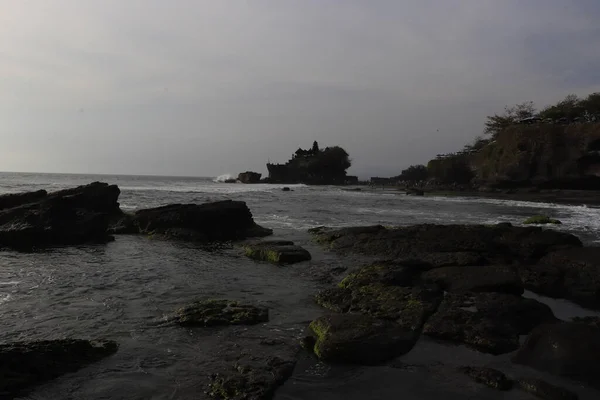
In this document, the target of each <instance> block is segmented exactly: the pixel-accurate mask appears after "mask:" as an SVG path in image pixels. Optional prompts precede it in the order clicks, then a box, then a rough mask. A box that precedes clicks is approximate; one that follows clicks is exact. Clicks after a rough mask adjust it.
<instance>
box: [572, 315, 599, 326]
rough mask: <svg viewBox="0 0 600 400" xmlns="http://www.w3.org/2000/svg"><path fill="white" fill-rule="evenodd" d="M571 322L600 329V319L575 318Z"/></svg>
mask: <svg viewBox="0 0 600 400" xmlns="http://www.w3.org/2000/svg"><path fill="white" fill-rule="evenodd" d="M571 321H572V322H579V323H581V324H586V325H591V326H595V327H596V328H600V317H575V318H573V319H572V320H571Z"/></svg>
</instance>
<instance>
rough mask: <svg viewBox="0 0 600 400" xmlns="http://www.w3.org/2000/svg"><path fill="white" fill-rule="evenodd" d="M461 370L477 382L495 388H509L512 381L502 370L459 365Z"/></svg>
mask: <svg viewBox="0 0 600 400" xmlns="http://www.w3.org/2000/svg"><path fill="white" fill-rule="evenodd" d="M459 370H460V371H461V372H463V373H464V374H466V375H467V376H469V377H470V378H471V379H473V380H474V381H475V382H477V383H481V384H483V385H486V386H487V387H490V388H492V389H497V390H510V389H511V388H512V386H513V382H512V381H511V380H510V379H508V378H507V377H506V375H504V374H503V373H502V372H500V371H498V370H496V369H493V368H485V367H461V368H459Z"/></svg>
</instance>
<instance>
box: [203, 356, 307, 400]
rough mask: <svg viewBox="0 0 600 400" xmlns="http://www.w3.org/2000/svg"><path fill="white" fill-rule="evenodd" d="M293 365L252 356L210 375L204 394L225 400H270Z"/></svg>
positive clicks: (289, 362) (291, 370) (290, 373)
mask: <svg viewBox="0 0 600 400" xmlns="http://www.w3.org/2000/svg"><path fill="white" fill-rule="evenodd" d="M295 365H296V362H295V361H294V360H284V359H282V358H279V357H269V358H262V357H254V358H252V359H251V360H242V361H240V362H237V363H236V364H235V365H234V366H233V367H232V368H231V369H229V370H225V371H223V372H221V373H218V374H215V375H213V376H211V378H210V383H209V385H208V395H209V396H210V397H212V398H215V399H221V400H222V399H226V400H266V399H271V398H272V397H273V395H274V393H275V390H276V389H277V388H278V387H279V386H281V385H282V384H283V383H284V382H285V381H286V380H287V379H288V378H289V377H290V376H291V375H292V372H293V371H294V366H295Z"/></svg>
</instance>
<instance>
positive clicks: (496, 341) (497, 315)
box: [423, 293, 556, 355]
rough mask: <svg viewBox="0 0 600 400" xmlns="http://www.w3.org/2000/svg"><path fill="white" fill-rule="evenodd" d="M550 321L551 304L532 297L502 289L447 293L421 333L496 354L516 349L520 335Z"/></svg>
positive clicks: (552, 317) (552, 319)
mask: <svg viewBox="0 0 600 400" xmlns="http://www.w3.org/2000/svg"><path fill="white" fill-rule="evenodd" d="M553 321H556V318H555V317H554V314H553V313H552V311H551V310H550V308H549V307H548V306H546V305H544V304H542V303H539V302H537V301H535V300H532V299H524V298H522V297H520V296H515V295H511V294H504V293H447V294H446V296H445V297H444V300H443V301H442V303H441V304H440V307H439V308H438V310H437V312H436V313H435V314H433V315H432V316H431V317H430V318H429V319H428V320H427V322H426V323H425V326H424V327H423V334H425V335H427V336H430V337H432V338H435V339H441V340H447V341H451V342H454V343H462V344H465V345H467V346H469V347H472V348H474V349H476V350H478V351H481V352H484V353H491V354H495V355H497V354H504V353H509V352H511V351H514V350H517V349H518V348H519V336H520V335H524V334H527V333H529V332H531V330H532V329H534V328H535V327H536V326H538V325H540V324H543V323H546V322H553Z"/></svg>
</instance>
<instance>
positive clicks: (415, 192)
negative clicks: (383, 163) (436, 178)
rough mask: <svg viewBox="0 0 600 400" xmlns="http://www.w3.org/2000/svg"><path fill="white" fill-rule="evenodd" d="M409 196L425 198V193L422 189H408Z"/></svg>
mask: <svg viewBox="0 0 600 400" xmlns="http://www.w3.org/2000/svg"><path fill="white" fill-rule="evenodd" d="M406 195H407V196H425V192H424V191H423V190H422V189H417V188H409V189H406Z"/></svg>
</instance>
